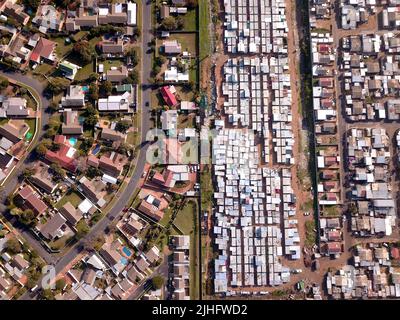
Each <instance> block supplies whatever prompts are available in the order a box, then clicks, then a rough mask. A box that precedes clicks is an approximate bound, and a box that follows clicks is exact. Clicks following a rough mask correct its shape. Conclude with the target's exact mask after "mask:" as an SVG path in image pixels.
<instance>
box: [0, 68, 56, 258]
mask: <svg viewBox="0 0 400 320" xmlns="http://www.w3.org/2000/svg"><path fill="white" fill-rule="evenodd" d="M0 76H2V77H6V78H8V79H9V80H10V81H14V82H20V83H22V84H24V85H26V86H27V87H30V88H29V89H30V90H31V91H35V92H34V93H36V95H37V96H39V98H40V101H39V104H40V105H39V106H38V109H39V110H40V118H41V126H40V128H38V131H37V133H36V136H35V138H34V141H33V143H36V142H37V141H39V140H41V139H42V138H43V134H44V128H45V126H46V125H47V124H48V122H49V114H48V113H47V112H46V111H47V107H48V106H49V103H50V101H49V100H48V99H47V98H45V97H44V95H43V92H44V89H45V85H44V84H43V83H41V82H40V81H38V80H36V79H34V78H32V77H28V76H26V75H23V74H20V73H15V72H7V71H4V70H0ZM33 160H34V159H32V157H31V154H29V155H28V156H27V157H26V158H25V159H24V160H23V162H22V163H18V164H17V167H16V168H15V170H14V172H13V173H12V175H11V176H10V177H9V178H8V179H7V181H6V183H5V184H4V186H3V190H2V192H1V194H0V202H1V204H3V206H2V207H1V208H0V212H2V213H3V216H4V217H5V218H6V220H7V221H8V222H10V223H11V224H12V226H13V227H14V228H15V229H16V230H18V232H19V233H20V234H21V235H22V236H23V237H24V239H25V240H26V241H27V242H28V243H29V244H30V246H31V247H32V248H33V249H34V250H36V251H37V253H38V254H39V255H40V256H41V257H42V258H43V259H44V260H45V261H46V262H47V263H51V262H53V261H54V258H53V256H52V255H51V254H50V253H49V252H47V251H46V250H45V249H44V248H43V246H42V245H41V244H40V242H39V241H38V240H37V239H36V238H35V237H34V236H33V235H32V233H31V232H30V230H29V228H26V227H25V226H24V225H22V224H21V223H19V222H18V221H17V219H16V218H15V217H13V216H11V215H9V214H6V212H7V211H6V208H5V205H4V202H5V200H6V198H7V196H8V195H9V194H11V193H12V192H13V191H14V190H15V188H16V187H17V185H18V176H19V175H20V173H21V172H22V171H23V169H24V168H25V167H26V166H27V165H29V164H30V163H31V162H32V161H33Z"/></svg>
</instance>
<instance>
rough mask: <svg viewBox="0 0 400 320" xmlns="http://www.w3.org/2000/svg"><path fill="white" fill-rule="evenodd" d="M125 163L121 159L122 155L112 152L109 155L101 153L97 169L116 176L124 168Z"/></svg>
mask: <svg viewBox="0 0 400 320" xmlns="http://www.w3.org/2000/svg"><path fill="white" fill-rule="evenodd" d="M125 163H126V161H123V157H122V155H120V154H118V153H116V152H113V153H111V155H110V156H106V155H102V156H101V157H100V160H99V169H100V170H102V171H103V172H104V173H105V174H107V175H110V176H111V177H113V178H118V177H119V176H120V175H121V173H122V170H123V169H124V164H125Z"/></svg>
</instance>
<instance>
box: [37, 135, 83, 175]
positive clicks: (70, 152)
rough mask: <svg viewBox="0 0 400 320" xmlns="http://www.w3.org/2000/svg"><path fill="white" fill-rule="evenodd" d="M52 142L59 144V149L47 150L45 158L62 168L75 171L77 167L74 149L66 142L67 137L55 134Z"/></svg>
mask: <svg viewBox="0 0 400 320" xmlns="http://www.w3.org/2000/svg"><path fill="white" fill-rule="evenodd" d="M54 142H55V143H57V144H59V145H60V149H59V150H57V151H51V150H47V152H46V155H45V158H46V160H48V161H50V162H53V163H58V164H59V165H60V166H61V167H63V168H64V169H66V170H68V171H71V172H75V171H76V169H77V167H78V162H77V161H76V150H75V149H74V148H73V147H71V146H70V145H69V144H68V143H67V139H66V137H65V136H63V135H57V136H55V137H54Z"/></svg>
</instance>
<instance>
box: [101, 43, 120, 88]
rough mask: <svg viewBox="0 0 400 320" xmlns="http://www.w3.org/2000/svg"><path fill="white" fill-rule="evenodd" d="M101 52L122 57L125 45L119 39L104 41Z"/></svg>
mask: <svg viewBox="0 0 400 320" xmlns="http://www.w3.org/2000/svg"><path fill="white" fill-rule="evenodd" d="M101 51H102V52H103V53H104V54H111V55H121V54H123V53H124V43H123V42H122V40H121V39H119V38H118V40H117V41H103V42H101ZM110 81H111V80H110Z"/></svg>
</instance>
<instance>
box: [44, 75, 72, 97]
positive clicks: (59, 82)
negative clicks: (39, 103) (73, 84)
mask: <svg viewBox="0 0 400 320" xmlns="http://www.w3.org/2000/svg"><path fill="white" fill-rule="evenodd" d="M68 86H69V81H68V79H66V78H61V77H55V78H53V79H51V80H50V81H49V84H48V85H47V88H46V90H47V91H49V92H50V93H53V94H59V93H61V92H63V91H64V90H65V89H67V87H68Z"/></svg>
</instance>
